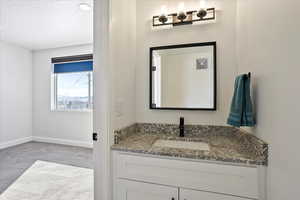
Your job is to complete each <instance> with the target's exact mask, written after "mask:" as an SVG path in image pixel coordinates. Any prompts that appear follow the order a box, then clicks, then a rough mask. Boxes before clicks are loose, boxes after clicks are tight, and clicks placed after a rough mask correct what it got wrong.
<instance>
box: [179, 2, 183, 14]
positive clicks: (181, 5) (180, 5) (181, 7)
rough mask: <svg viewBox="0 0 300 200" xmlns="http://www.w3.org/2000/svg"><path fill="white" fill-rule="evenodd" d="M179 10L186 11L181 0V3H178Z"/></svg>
mask: <svg viewBox="0 0 300 200" xmlns="http://www.w3.org/2000/svg"><path fill="white" fill-rule="evenodd" d="M178 12H179V13H180V12H184V2H181V3H180V4H179V5H178Z"/></svg>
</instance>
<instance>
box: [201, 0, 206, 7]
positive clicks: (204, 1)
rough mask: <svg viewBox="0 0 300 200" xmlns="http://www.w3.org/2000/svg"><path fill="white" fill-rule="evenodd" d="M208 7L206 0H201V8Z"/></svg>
mask: <svg viewBox="0 0 300 200" xmlns="http://www.w3.org/2000/svg"><path fill="white" fill-rule="evenodd" d="M206 8H207V2H206V0H200V9H206Z"/></svg>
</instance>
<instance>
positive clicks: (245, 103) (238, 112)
mask: <svg viewBox="0 0 300 200" xmlns="http://www.w3.org/2000/svg"><path fill="white" fill-rule="evenodd" d="M227 124H229V125H232V126H236V127H240V126H255V119H254V113H253V107H252V102H251V96H250V77H248V75H247V74H243V75H239V76H238V77H237V78H236V80H235V85H234V95H233V98H232V102H231V108H230V114H229V117H228V120H227Z"/></svg>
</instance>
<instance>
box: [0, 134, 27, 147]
mask: <svg viewBox="0 0 300 200" xmlns="http://www.w3.org/2000/svg"><path fill="white" fill-rule="evenodd" d="M30 141H32V137H31V136H30V137H24V138H20V139H16V140H10V141H8V142H3V143H0V149H5V148H8V147H12V146H16V145H19V144H24V143H27V142H30Z"/></svg>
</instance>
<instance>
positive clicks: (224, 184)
mask: <svg viewBox="0 0 300 200" xmlns="http://www.w3.org/2000/svg"><path fill="white" fill-rule="evenodd" d="M113 167H114V170H113V185H114V200H138V199H143V200H148V199H149V200H150V199H151V200H153V199H155V200H160V199H162V200H201V199H203V200H221V199H222V200H246V199H257V200H264V198H263V195H262V194H260V193H261V191H263V190H264V188H263V187H264V185H263V184H261V183H259V181H260V178H259V168H258V167H256V166H238V165H228V164H225V163H224V164H223V163H220V162H219V163H211V162H205V161H201V160H189V159H179V158H178V159H175V158H169V157H162V156H149V155H146V154H134V153H126V152H121V151H113Z"/></svg>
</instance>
